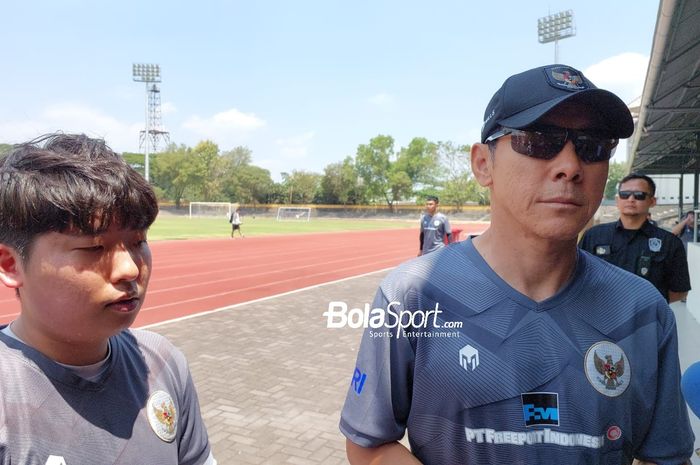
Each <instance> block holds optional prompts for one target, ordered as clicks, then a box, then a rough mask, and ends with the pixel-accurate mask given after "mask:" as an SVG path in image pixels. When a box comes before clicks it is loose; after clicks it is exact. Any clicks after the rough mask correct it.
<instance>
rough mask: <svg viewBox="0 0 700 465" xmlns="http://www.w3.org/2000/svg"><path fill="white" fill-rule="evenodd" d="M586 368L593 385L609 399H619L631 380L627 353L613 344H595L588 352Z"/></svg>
mask: <svg viewBox="0 0 700 465" xmlns="http://www.w3.org/2000/svg"><path fill="white" fill-rule="evenodd" d="M584 368H585V371H586V377H587V378H588V381H589V382H590V383H591V385H593V387H594V388H595V389H596V390H597V391H598V392H600V393H601V394H603V395H605V396H608V397H617V396H619V395H620V394H622V393H623V392H625V390H626V389H627V386H628V385H629V382H630V379H631V376H630V373H629V362H628V360H627V356H626V355H625V352H624V351H623V350H622V348H620V346H618V345H616V344H613V343H612V342H607V341H601V342H597V343H595V344H593V345H592V346H591V347H590V348H589V349H588V352H586V360H585V367H584Z"/></svg>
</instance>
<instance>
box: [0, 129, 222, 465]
mask: <svg viewBox="0 0 700 465" xmlns="http://www.w3.org/2000/svg"><path fill="white" fill-rule="evenodd" d="M157 213H158V204H157V202H156V197H155V194H154V192H153V190H152V189H151V187H150V185H149V184H148V182H146V181H145V180H144V179H143V177H142V176H141V175H140V174H138V173H137V172H136V171H135V170H134V169H133V168H131V167H130V166H129V165H128V164H127V163H126V162H125V161H124V160H123V159H122V158H121V157H120V156H118V155H117V154H115V153H114V152H113V151H112V150H110V149H109V147H107V146H106V145H105V143H104V141H102V140H97V139H91V138H88V137H87V136H84V135H69V134H52V135H48V136H45V137H43V138H40V139H37V140H34V141H31V142H28V143H25V144H21V145H17V146H15V147H14V149H13V150H12V151H11V152H10V153H9V154H8V155H6V156H5V157H4V158H2V159H0V225H1V226H0V282H2V283H3V284H4V285H5V286H7V287H9V288H12V289H15V291H16V295H17V298H18V299H19V301H20V314H19V316H18V317H17V318H16V319H15V320H14V321H13V322H12V323H11V324H9V325H3V326H0V464H3V465H9V464H23V465H77V464H101V465H103V464H119V465H134V464H148V465H166V464H167V465H171V464H172V465H174V464H179V465H185V464H187V465H215V464H216V460H214V458H213V456H212V453H211V449H210V445H209V440H208V437H207V432H206V429H205V427H204V424H203V421H202V418H201V415H200V410H199V403H198V400H197V393H196V391H195V387H194V384H193V382H192V377H191V375H190V371H189V368H188V367H187V362H186V360H185V357H184V355H183V354H182V353H181V352H180V351H179V350H177V349H176V348H175V347H174V346H173V345H172V344H170V342H168V341H167V340H166V339H165V338H163V337H162V336H159V335H158V334H155V333H152V332H150V331H144V330H129V329H128V328H129V326H130V325H131V324H132V323H133V321H134V319H135V318H136V315H137V314H138V312H139V310H140V309H141V306H142V305H143V301H144V299H145V297H146V288H147V286H148V281H149V277H150V273H151V252H150V249H149V247H148V243H147V241H146V233H147V230H148V228H149V226H150V225H151V223H152V222H153V220H154V219H155V217H156V215H157Z"/></svg>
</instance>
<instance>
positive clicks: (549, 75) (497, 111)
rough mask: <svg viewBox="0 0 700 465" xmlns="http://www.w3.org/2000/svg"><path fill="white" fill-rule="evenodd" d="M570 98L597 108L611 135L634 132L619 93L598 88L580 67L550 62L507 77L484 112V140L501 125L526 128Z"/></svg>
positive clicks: (622, 135)
mask: <svg viewBox="0 0 700 465" xmlns="http://www.w3.org/2000/svg"><path fill="white" fill-rule="evenodd" d="M567 101H580V102H585V103H586V104H587V105H590V106H591V107H592V108H594V109H596V110H597V111H598V112H599V113H600V116H601V118H602V120H603V122H604V124H605V128H604V129H605V130H607V131H609V132H610V134H609V135H610V137H614V138H618V139H624V138H626V137H629V136H631V135H632V133H633V132H634V122H633V121H632V115H631V114H630V111H629V109H628V108H627V105H625V102H623V101H622V100H620V98H619V97H618V96H617V95H615V94H613V93H612V92H610V91H607V90H603V89H598V88H597V87H596V86H595V85H593V83H592V82H591V81H589V80H588V78H586V77H585V76H584V75H583V73H582V72H581V71H578V70H577V69H574V68H572V67H571V66H566V65H549V66H541V67H539V68H534V69H531V70H528V71H525V72H522V73H520V74H515V75H513V76H511V77H509V78H508V79H506V80H505V82H504V83H503V85H502V86H501V88H500V89H498V91H496V93H495V94H494V95H493V97H491V101H490V102H489V104H488V106H487V107H486V111H485V112H484V125H483V126H482V128H481V142H482V143H483V142H486V139H487V138H488V137H489V136H490V135H491V134H492V133H494V132H495V131H496V130H497V128H499V127H501V126H502V127H507V128H512V129H523V128H526V127H527V126H530V125H531V124H533V123H535V122H536V121H537V120H538V119H540V118H541V117H542V116H544V115H545V114H547V113H548V112H550V111H551V110H553V109H554V108H555V107H556V106H557V105H560V104H561V103H564V102H567Z"/></svg>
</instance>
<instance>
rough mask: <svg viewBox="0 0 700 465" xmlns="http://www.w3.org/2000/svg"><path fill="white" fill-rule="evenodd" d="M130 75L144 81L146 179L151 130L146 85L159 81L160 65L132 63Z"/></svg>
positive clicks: (136, 80)
mask: <svg viewBox="0 0 700 465" xmlns="http://www.w3.org/2000/svg"><path fill="white" fill-rule="evenodd" d="M132 75H133V78H134V81H135V82H145V83H146V132H145V138H144V143H145V150H144V176H145V177H146V181H150V179H149V176H150V174H149V166H150V165H149V162H148V136H149V134H150V132H151V128H150V127H149V124H150V118H149V117H148V92H149V89H148V85H149V84H150V83H152V82H160V65H154V64H148V63H134V64H133V66H132Z"/></svg>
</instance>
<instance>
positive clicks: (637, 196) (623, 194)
mask: <svg viewBox="0 0 700 465" xmlns="http://www.w3.org/2000/svg"><path fill="white" fill-rule="evenodd" d="M617 195H619V196H620V198H621V199H622V200H627V199H629V198H630V195H633V196H634V200H639V201H642V200H646V198H647V197H651V194H649V193H648V192H642V191H620V192H618V193H617Z"/></svg>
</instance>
